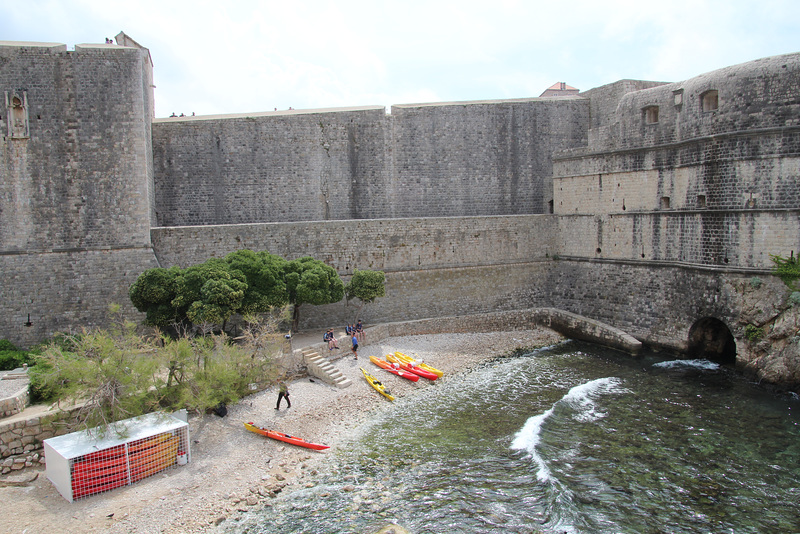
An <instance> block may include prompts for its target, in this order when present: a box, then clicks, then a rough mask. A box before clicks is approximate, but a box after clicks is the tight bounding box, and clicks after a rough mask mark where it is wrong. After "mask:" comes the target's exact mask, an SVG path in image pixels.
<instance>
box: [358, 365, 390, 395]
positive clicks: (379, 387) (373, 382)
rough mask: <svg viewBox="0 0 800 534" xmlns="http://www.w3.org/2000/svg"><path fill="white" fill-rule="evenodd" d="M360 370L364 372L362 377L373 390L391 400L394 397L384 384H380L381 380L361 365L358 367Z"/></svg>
mask: <svg viewBox="0 0 800 534" xmlns="http://www.w3.org/2000/svg"><path fill="white" fill-rule="evenodd" d="M360 369H361V372H362V373H364V378H366V379H367V382H369V385H370V386H372V387H374V388H375V391H377V392H378V393H380V394H381V395H383V396H384V397H386V398H387V399H389V400H391V401H393V400H394V397H392V395H391V394H390V393H389V390H388V389H386V386H384V385H383V384H381V381H380V380H378V379H377V378H375V377H374V376H372V375H371V374H369V373H368V372H367V371H366V370H365V369H364V368H363V367H361V368H360Z"/></svg>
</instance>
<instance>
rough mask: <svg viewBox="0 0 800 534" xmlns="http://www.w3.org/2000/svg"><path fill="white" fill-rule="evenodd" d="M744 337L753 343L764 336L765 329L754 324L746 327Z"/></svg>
mask: <svg viewBox="0 0 800 534" xmlns="http://www.w3.org/2000/svg"><path fill="white" fill-rule="evenodd" d="M744 337H745V338H746V339H747V340H748V341H751V342H753V343H755V342H757V341H759V340H760V339H761V338H763V337H764V329H763V328H761V327H758V326H756V325H753V324H749V325H747V326H745V327H744Z"/></svg>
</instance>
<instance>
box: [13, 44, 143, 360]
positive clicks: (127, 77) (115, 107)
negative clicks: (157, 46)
mask: <svg viewBox="0 0 800 534" xmlns="http://www.w3.org/2000/svg"><path fill="white" fill-rule="evenodd" d="M148 61H149V56H148V54H147V52H146V50H143V49H140V48H135V47H122V46H115V45H76V47H75V50H74V51H67V50H66V46H64V45H61V44H53V43H38V44H37V43H0V66H1V68H0V91H2V92H4V93H5V94H4V96H5V100H4V107H3V108H2V110H1V111H0V125H1V126H2V133H3V142H2V148H1V149H0V159H1V160H2V164H0V270H1V271H2V273H3V280H2V282H0V302H2V313H0V332H1V333H2V334H0V337H6V338H8V339H10V340H12V341H13V342H15V343H17V344H19V345H21V346H27V345H29V344H31V343H33V342H37V341H40V340H41V339H42V338H44V337H45V336H46V335H48V334H50V333H52V332H54V331H58V330H68V329H70V328H74V327H76V326H78V325H81V326H83V325H86V326H90V325H93V324H97V323H100V322H102V321H103V320H104V319H105V318H106V316H107V308H108V305H109V303H111V302H118V303H120V304H123V305H125V304H126V302H127V298H123V297H125V294H126V292H127V288H126V287H124V286H125V284H126V283H130V282H132V281H133V280H135V278H136V276H137V275H138V273H139V272H141V270H143V269H146V268H148V267H150V266H154V265H155V263H154V260H155V257H154V255H153V253H152V250H151V247H150V226H151V217H150V215H151V207H150V197H151V195H152V179H151V178H152V177H151V174H150V171H151V166H150V163H149V162H150V161H151V155H150V152H149V149H148V147H149V143H150V141H149V139H150V123H151V116H150V113H149V110H150V109H152V106H151V102H150V96H149V95H150V91H151V88H150V87H148V86H147V81H146V80H147V78H146V77H145V76H144V73H146V72H148V71H149V70H151V66H150V64H149V63H148ZM127 310H128V311H129V312H131V307H130V305H129V304H128V307H127ZM28 314H30V321H28ZM27 323H30V325H29V326H26V324H27Z"/></svg>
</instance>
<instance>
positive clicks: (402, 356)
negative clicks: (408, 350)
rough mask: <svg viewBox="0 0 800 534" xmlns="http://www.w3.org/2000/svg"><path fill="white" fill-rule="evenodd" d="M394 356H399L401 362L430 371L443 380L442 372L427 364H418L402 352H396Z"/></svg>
mask: <svg viewBox="0 0 800 534" xmlns="http://www.w3.org/2000/svg"><path fill="white" fill-rule="evenodd" d="M394 355H395V356H397V359H398V360H400V361H401V362H403V363H407V364H409V365H416V366H417V367H422V368H423V369H425V370H426V371H430V372H431V373H433V374H435V375H436V376H438V377H439V378H442V375H443V374H444V373H442V372H441V371H440V370H438V369H434V368H433V367H431V366H430V365H428V364H427V363H417V362H416V360H414V358H411V357H409V356H406V355H405V354H403V353H402V352H395V353H394Z"/></svg>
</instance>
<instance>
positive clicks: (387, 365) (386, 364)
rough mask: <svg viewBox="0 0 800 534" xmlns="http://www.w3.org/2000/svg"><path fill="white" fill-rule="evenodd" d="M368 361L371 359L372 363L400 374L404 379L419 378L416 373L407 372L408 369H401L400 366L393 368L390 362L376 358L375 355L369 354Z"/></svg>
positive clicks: (414, 379)
mask: <svg viewBox="0 0 800 534" xmlns="http://www.w3.org/2000/svg"><path fill="white" fill-rule="evenodd" d="M369 361H371V362H372V363H374V364H375V365H377V366H378V367H380V368H381V369H386V370H387V371H389V372H390V373H392V374H395V375H397V376H401V377H403V378H405V379H406V380H411V381H412V382H416V381H417V380H419V375H416V374H414V373H409V372H408V371H403V370H402V369H400V368H397V369H395V368H394V367H392V364H391V363H389V362H387V361H384V360H381V359H379V358H376V357H375V356H370V357H369Z"/></svg>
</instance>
